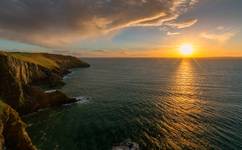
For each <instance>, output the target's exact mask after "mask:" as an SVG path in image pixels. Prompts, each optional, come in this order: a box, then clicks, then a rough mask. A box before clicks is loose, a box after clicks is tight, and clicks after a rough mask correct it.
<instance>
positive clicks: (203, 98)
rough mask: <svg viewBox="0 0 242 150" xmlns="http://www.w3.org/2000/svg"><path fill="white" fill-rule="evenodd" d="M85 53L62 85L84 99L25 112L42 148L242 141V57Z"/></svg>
mask: <svg viewBox="0 0 242 150" xmlns="http://www.w3.org/2000/svg"><path fill="white" fill-rule="evenodd" d="M85 61H87V62H89V63H90V64H91V68H86V69H74V70H73V72H72V73H71V74H70V75H68V77H66V78H65V82H66V85H65V86H64V87H63V88H62V89H61V90H62V91H63V92H65V93H66V94H67V95H69V96H71V97H78V96H83V97H81V98H83V99H82V100H84V102H83V103H82V102H80V103H75V104H72V105H68V107H61V108H55V109H48V110H46V111H41V112H38V113H35V114H34V115H31V116H29V117H27V118H25V121H26V122H27V123H28V124H31V126H30V127H29V128H28V131H29V133H30V136H31V137H32V139H33V143H34V144H35V145H37V147H38V148H39V149H41V150H53V149H56V150H67V149H69V150H108V149H112V147H113V146H114V145H117V144H118V143H122V142H123V141H125V140H127V139H131V140H132V141H133V142H135V143H137V144H138V145H139V147H140V148H141V149H144V150H146V149H242V60H241V59H198V60H189V59H183V60H182V59H85Z"/></svg>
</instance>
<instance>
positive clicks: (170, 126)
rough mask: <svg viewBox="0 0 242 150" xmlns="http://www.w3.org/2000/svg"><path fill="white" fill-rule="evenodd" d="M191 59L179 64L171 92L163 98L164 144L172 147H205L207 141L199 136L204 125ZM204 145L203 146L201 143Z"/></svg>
mask: <svg viewBox="0 0 242 150" xmlns="http://www.w3.org/2000/svg"><path fill="white" fill-rule="evenodd" d="M194 67H195V66H194V62H193V61H192V60H188V59H184V60H182V61H181V62H180V64H179V65H178V68H177V70H176V72H175V75H174V79H173V80H172V81H174V82H173V83H171V84H172V87H173V88H172V89H171V94H170V95H169V96H168V97H167V98H166V108H165V115H164V120H165V121H164V122H162V126H163V128H162V131H161V132H163V133H164V134H165V135H164V139H163V140H164V141H163V142H162V143H163V145H162V146H161V147H167V148H171V149H184V148H191V149H196V148H206V145H207V142H206V141H204V140H201V139H198V138H197V137H199V135H201V134H202V132H203V130H204V127H203V126H202V124H201V123H200V122H199V118H200V116H201V115H202V112H203V109H202V107H201V106H202V105H204V104H203V103H202V102H201V101H200V100H199V98H198V97H197V91H198V89H197V87H196V82H197V81H196V80H197V79H198V78H197V77H196V73H195V70H194V69H195V68H194ZM202 146H204V147H202Z"/></svg>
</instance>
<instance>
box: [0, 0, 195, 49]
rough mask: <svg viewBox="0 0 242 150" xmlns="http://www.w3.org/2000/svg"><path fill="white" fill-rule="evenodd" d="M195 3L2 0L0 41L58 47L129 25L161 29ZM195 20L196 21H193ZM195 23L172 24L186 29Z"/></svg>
mask: <svg viewBox="0 0 242 150" xmlns="http://www.w3.org/2000/svg"><path fill="white" fill-rule="evenodd" d="M196 2H197V0H1V1H0V18H1V19H0V38H2V39H9V40H15V41H20V42H25V43H31V44H38V45H42V46H49V47H58V46H63V45H65V44H69V43H72V42H75V41H79V40H81V39H83V38H88V37H93V36H97V35H101V34H105V33H109V32H112V31H116V30H119V29H122V28H125V27H130V26H162V25H163V24H165V22H169V21H174V20H176V19H177V17H178V16H179V15H181V14H182V13H183V12H184V11H186V9H188V8H189V7H191V6H192V5H194V4H195V3H196ZM196 21H197V20H196ZM194 23H195V20H192V21H191V20H190V21H187V22H183V23H171V24H170V25H171V26H174V27H177V28H185V27H188V26H191V25H193V24H194Z"/></svg>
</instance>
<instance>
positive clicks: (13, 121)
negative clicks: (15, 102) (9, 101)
mask: <svg viewBox="0 0 242 150" xmlns="http://www.w3.org/2000/svg"><path fill="white" fill-rule="evenodd" d="M25 128H26V125H25V123H24V122H23V121H22V120H21V118H20V117H19V115H18V113H17V112H16V111H15V110H14V109H12V108H11V107H10V106H8V105H6V104H4V103H3V102H1V100H0V150H3V149H5V148H7V149H8V150H37V149H36V147H35V146H34V145H33V144H32V142H31V139H30V138H29V136H28V134H27V132H26V130H25Z"/></svg>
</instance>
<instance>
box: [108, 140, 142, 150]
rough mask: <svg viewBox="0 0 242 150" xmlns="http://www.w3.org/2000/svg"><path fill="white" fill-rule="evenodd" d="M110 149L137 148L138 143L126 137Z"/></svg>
mask: <svg viewBox="0 0 242 150" xmlns="http://www.w3.org/2000/svg"><path fill="white" fill-rule="evenodd" d="M112 150H139V144H137V143H135V142H132V141H131V140H130V139H127V140H126V141H124V142H122V143H120V144H119V145H117V146H113V148H112Z"/></svg>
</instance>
